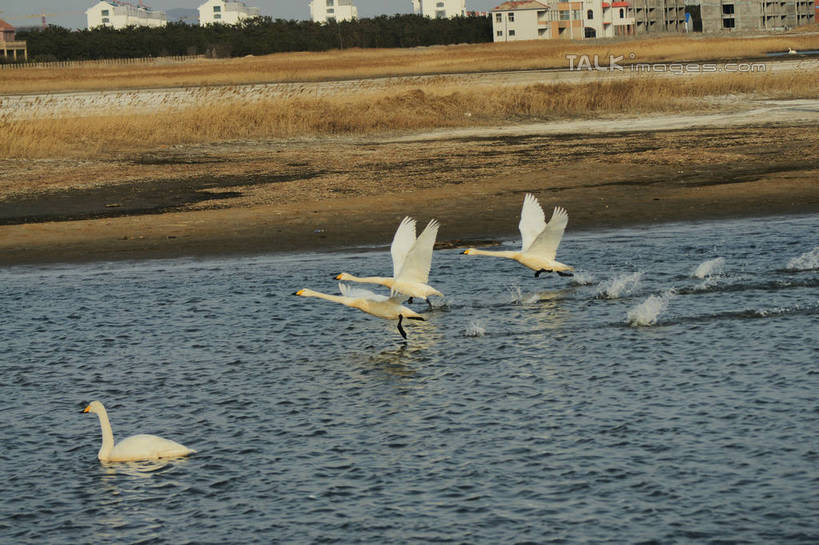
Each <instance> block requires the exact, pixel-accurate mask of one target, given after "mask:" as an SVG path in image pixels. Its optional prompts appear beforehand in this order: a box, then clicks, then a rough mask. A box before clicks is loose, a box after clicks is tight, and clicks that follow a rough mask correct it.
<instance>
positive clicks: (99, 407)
mask: <svg viewBox="0 0 819 545" xmlns="http://www.w3.org/2000/svg"><path fill="white" fill-rule="evenodd" d="M83 412H84V413H94V414H96V415H97V416H99V419H100V427H101V428H102V447H101V448H100V452H99V454H98V455H97V458H99V459H100V461H101V462H136V461H141V460H157V459H159V458H175V457H178V456H187V455H188V454H193V453H194V452H196V451H195V450H193V449H189V448H188V447H186V446H184V445H180V444H179V443H177V442H175V441H171V440H169V439H163V438H162V437H157V436H156V435H145V434H140V435H132V436H131V437H128V438H126V439H123V440H122V441H120V442H119V443H117V444H116V445H115V444H114V432H113V431H112V430H111V423H110V422H109V421H108V413H107V412H106V410H105V407H104V406H103V404H102V403H100V402H99V401H92V402H91V403H90V404H89V405H88V406H87V407H86V408H85V409H84V410H83Z"/></svg>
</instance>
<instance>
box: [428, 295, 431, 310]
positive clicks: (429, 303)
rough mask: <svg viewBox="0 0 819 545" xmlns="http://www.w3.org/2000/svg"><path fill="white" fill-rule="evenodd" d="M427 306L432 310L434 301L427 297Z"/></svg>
mask: <svg viewBox="0 0 819 545" xmlns="http://www.w3.org/2000/svg"><path fill="white" fill-rule="evenodd" d="M427 305H429V310H432V301H430V300H429V297H427Z"/></svg>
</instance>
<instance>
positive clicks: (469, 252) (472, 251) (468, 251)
mask: <svg viewBox="0 0 819 545" xmlns="http://www.w3.org/2000/svg"><path fill="white" fill-rule="evenodd" d="M473 253H475V248H467V249H466V250H464V254H465V255H469V254H473Z"/></svg>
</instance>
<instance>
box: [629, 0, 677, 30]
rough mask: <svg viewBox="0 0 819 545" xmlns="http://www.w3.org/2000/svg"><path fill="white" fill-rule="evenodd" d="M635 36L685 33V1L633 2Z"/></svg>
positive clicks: (642, 0)
mask: <svg viewBox="0 0 819 545" xmlns="http://www.w3.org/2000/svg"><path fill="white" fill-rule="evenodd" d="M631 7H632V9H633V10H634V25H635V30H636V32H637V34H643V33H652V32H685V31H686V26H685V0H633V1H632V2H631Z"/></svg>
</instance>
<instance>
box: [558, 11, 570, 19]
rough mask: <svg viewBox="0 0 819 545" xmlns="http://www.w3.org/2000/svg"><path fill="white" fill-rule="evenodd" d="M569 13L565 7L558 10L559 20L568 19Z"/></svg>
mask: <svg viewBox="0 0 819 545" xmlns="http://www.w3.org/2000/svg"><path fill="white" fill-rule="evenodd" d="M570 15H571V14H570V13H569V10H567V9H562V10H560V20H561V21H568V20H569V17H570Z"/></svg>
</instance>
